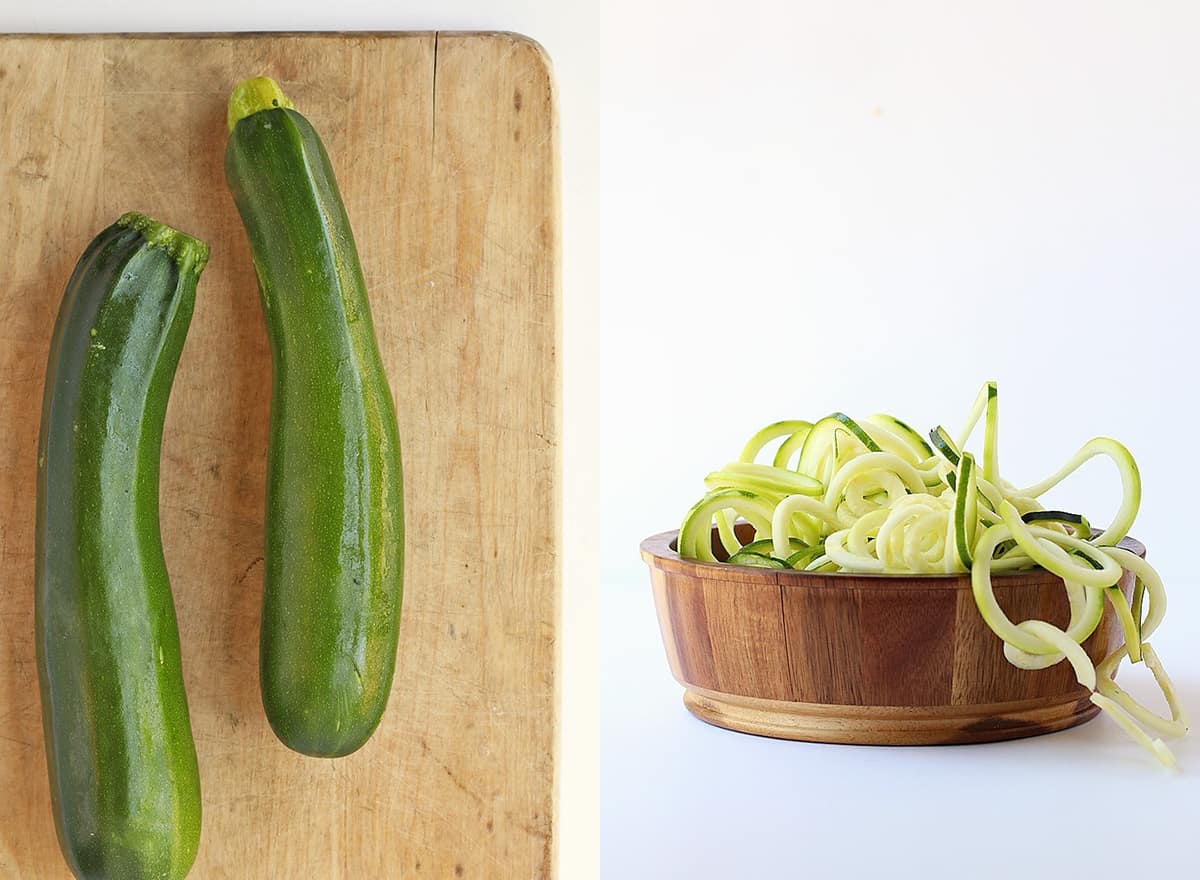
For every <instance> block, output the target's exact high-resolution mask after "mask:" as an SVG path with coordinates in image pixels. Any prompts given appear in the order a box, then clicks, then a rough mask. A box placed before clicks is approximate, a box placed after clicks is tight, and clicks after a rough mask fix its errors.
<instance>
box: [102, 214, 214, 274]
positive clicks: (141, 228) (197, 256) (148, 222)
mask: <svg viewBox="0 0 1200 880" xmlns="http://www.w3.org/2000/svg"><path fill="white" fill-rule="evenodd" d="M117 225H118V226H129V227H132V228H133V229H136V230H137V231H138V232H140V233H141V235H142V238H144V239H145V240H146V244H148V245H149V246H150V247H155V248H162V249H163V250H165V251H166V252H167V253H168V254H170V255H171V258H172V259H174V260H175V264H176V265H177V266H179V270H180V271H181V272H191V273H193V274H195V275H199V274H200V272H201V271H202V270H203V269H204V267H205V265H206V264H207V263H208V254H209V251H208V245H206V244H205V243H204V242H202V241H200V239H198V238H193V237H192V236H190V235H188V234H187V233H186V232H180V231H179V230H178V229H174V228H172V227H170V226H168V225H167V224H165V223H162V222H160V221H158V220H155V219H153V218H151V217H147V216H146V215H145V214H142V213H139V212H138V211H127V212H126V213H124V214H122V215H121V217H120V218H119V219H118V220H117Z"/></svg>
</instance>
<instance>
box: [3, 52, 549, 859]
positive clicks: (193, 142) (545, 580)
mask: <svg viewBox="0 0 1200 880" xmlns="http://www.w3.org/2000/svg"><path fill="white" fill-rule="evenodd" d="M255 74H266V75H269V76H272V77H274V78H275V79H277V80H279V82H280V83H281V85H282V86H283V88H284V90H285V91H286V92H287V93H288V95H289V96H290V97H291V98H292V99H293V100H294V101H295V103H296V106H297V107H298V108H300V109H301V110H302V111H303V112H304V113H305V115H307V116H308V117H309V118H310V119H311V120H312V121H313V123H314V125H315V126H316V127H317V129H318V130H319V131H320V132H321V133H322V136H323V138H324V140H325V144H326V146H327V148H328V150H329V153H330V155H331V157H332V159H333V163H334V167H335V169H336V171H337V174H338V179H339V182H340V184H341V187H342V193H343V196H344V198H345V201H346V206H347V210H348V213H349V215H350V219H351V223H352V224H353V226H354V230H355V234H356V238H357V240H358V244H359V251H360V253H361V256H362V259H363V268H364V271H365V274H366V279H367V284H368V288H369V290H370V296H371V300H372V309H373V312H374V316H375V322H376V327H377V329H378V333H379V340H380V345H381V348H382V351H383V356H384V361H385V363H386V366H387V369H388V374H389V377H390V380H391V384H392V389H393V393H394V394H395V397H396V403H397V412H398V415H399V421H400V436H401V441H402V444H403V451H404V472H405V474H404V475H405V495H406V498H405V501H406V510H407V517H406V518H407V528H408V537H407V559H406V578H405V595H404V611H403V622H402V626H401V634H400V651H399V657H398V664H397V674H396V680H395V686H394V689H393V692H392V696H391V703H390V705H389V708H388V713H387V715H386V717H385V718H384V721H383V724H382V726H381V727H380V729H379V730H378V732H377V733H376V734H375V736H374V738H373V739H372V740H371V741H370V742H369V743H368V744H367V745H366V746H365V747H364V748H363V749H362V750H361V751H360V752H358V753H356V754H355V755H352V756H350V757H348V758H344V759H340V760H336V761H328V760H319V759H310V758H304V757H301V756H299V755H296V754H294V753H292V752H290V751H288V750H287V749H285V748H284V747H283V746H282V745H280V744H279V743H278V742H277V741H276V740H275V739H274V737H273V736H272V734H271V732H270V730H269V728H268V726H267V723H266V720H265V718H264V717H263V712H262V708H261V704H260V700H259V693H258V619H259V603H260V597H261V573H262V550H261V542H262V510H263V503H264V500H263V471H264V454H265V449H266V427H267V421H266V420H267V401H268V396H269V376H270V367H269V360H268V353H267V343H266V336H265V333H264V329H263V326H262V318H261V315H260V311H259V304H258V296H257V292H256V287H255V278H254V270H253V268H252V266H251V263H250V257H249V253H248V250H247V247H246V243H245V237H244V234H243V232H242V228H241V225H240V223H239V221H238V218H237V214H236V211H235V209H234V206H233V203H232V201H231V199H230V197H229V194H228V192H227V191H226V188H225V183H224V177H223V171H222V158H223V153H224V146H225V137H226V127H225V102H226V98H227V96H228V94H229V90H230V88H231V87H232V86H233V84H234V83H235V81H237V80H238V79H241V78H243V77H246V76H250V75H255ZM0 119H2V120H3V124H2V125H0V181H2V183H0V241H3V242H4V245H5V253H4V258H3V259H0V337H2V338H3V345H0V565H2V567H3V580H2V584H3V588H2V589H0V625H2V626H0V877H4V878H6V880H14V878H19V880H26V878H39V880H40V878H62V877H67V876H68V873H67V870H66V868H65V866H64V864H63V862H62V859H61V857H60V856H59V853H58V848H57V844H56V842H55V839H54V829H53V824H52V821H51V813H50V807H49V802H48V799H49V792H48V785H47V781H46V768H45V759H44V752H43V745H42V731H41V720H40V710H39V703H38V691H37V680H36V668H35V661H34V647H33V619H32V614H33V592H32V584H33V554H32V551H33V522H34V474H35V455H36V440H37V430H38V417H39V409H40V402H41V396H42V378H43V373H44V369H45V359H46V351H47V346H48V343H49V339H50V329H51V325H52V322H53V320H54V316H55V313H56V311H57V308H58V302H59V298H60V296H61V293H62V289H63V285H64V284H65V282H66V280H67V276H68V274H69V273H70V271H71V268H72V266H73V265H74V263H75V261H76V259H77V258H78V257H79V255H80V253H81V252H82V250H83V248H84V246H85V245H86V244H87V242H88V241H89V240H90V239H91V237H92V236H93V235H94V234H95V233H96V232H98V231H99V230H100V229H101V228H102V227H103V226H105V225H107V224H108V223H110V222H112V221H113V220H114V219H116V217H117V216H118V215H119V214H121V213H122V212H123V211H126V210H131V209H136V210H140V211H144V212H146V213H148V214H151V215H152V216H154V217H156V218H160V219H162V220H163V221H165V222H167V223H170V224H172V225H175V226H178V227H179V228H181V229H183V230H185V231H187V232H189V233H192V234H194V235H197V236H199V237H200V238H202V239H204V240H205V241H207V242H208V243H209V244H210V245H211V247H212V253H213V256H212V261H211V263H210V264H209V266H208V269H207V270H206V271H205V274H204V276H203V277H202V278H201V281H200V287H199V290H198V293H197V300H196V312H195V319H194V322H193V325H192V329H191V333H190V335H189V338H188V341H187V345H186V347H185V349H184V354H183V360H182V363H181V364H180V367H179V372H178V377H177V379H176V384H175V390H174V393H173V396H172V398H171V404H170V409H169V412H168V415H167V424H166V431H165V441H164V448H163V460H162V495H161V497H162V519H163V522H162V525H163V541H164V544H165V551H166V556H167V563H168V566H169V568H170V572H171V577H172V582H173V586H174V592H175V601H176V608H177V611H178V617H179V621H180V635H181V639H182V644H183V657H184V669H185V675H186V680H187V688H188V697H189V702H190V706H191V712H192V721H193V730H194V733H195V738H196V745H197V749H198V753H199V760H200V770H201V774H202V782H203V796H204V830H203V835H202V839H201V846H200V855H199V858H198V860H197V863H196V867H195V869H194V871H193V872H192V875H191V876H193V877H196V878H204V880H221V878H229V880H245V878H268V877H270V878H277V877H278V878H283V877H287V878H301V877H305V878H309V877H311V878H321V880H330V878H333V880H336V878H346V880H374V878H389V880H390V878H396V877H432V878H444V877H449V878H454V877H467V878H470V877H477V878H496V877H504V878H534V877H546V876H549V875H550V874H551V871H552V867H551V866H552V862H553V848H554V798H553V783H554V777H555V749H556V739H555V737H556V733H555V728H556V724H555V718H556V712H555V703H556V672H555V669H556V658H557V645H556V633H557V629H556V626H557V623H556V621H557V608H558V604H557V602H558V600H557V595H558V594H557V590H558V550H557V548H558V538H559V535H558V530H559V526H558V520H559V517H558V489H557V479H558V477H557V474H558V462H559V452H558V437H559V417H558V412H559V408H558V397H559V379H558V375H559V373H558V355H557V345H558V309H559V305H558V247H559V245H558V236H559V233H558V189H557V187H558V179H557V133H556V123H555V114H554V97H553V87H552V84H551V80H550V74H549V70H548V67H547V62H546V59H545V57H544V55H543V54H542V52H541V50H540V49H539V47H537V46H536V45H535V44H533V43H531V42H529V41H527V40H524V39H522V38H519V37H514V36H511V35H505V34H444V33H443V34H439V35H435V34H433V33H426V34H393V35H387V34H379V35H355V34H327V35H294V36H281V35H246V36H236V37H232V36H212V37H200V38H197V37H185V36H161V37H128V36H111V37H6V38H0Z"/></svg>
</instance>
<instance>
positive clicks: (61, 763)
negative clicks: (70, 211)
mask: <svg viewBox="0 0 1200 880" xmlns="http://www.w3.org/2000/svg"><path fill="white" fill-rule="evenodd" d="M207 258H208V249H207V248H206V247H205V246H204V245H203V244H201V243H200V242H198V241H195V240H194V239H190V238H187V237H186V236H182V235H181V234H179V233H176V232H175V231H174V230H171V229H169V228H167V227H164V226H162V225H161V224H158V223H155V222H154V221H151V220H148V219H147V218H145V217H143V216H141V215H126V216H125V217H122V218H121V220H119V221H118V222H117V223H115V224H113V225H112V226H110V227H109V228H107V229H105V230H104V231H103V232H101V233H100V234H99V235H98V236H97V237H96V238H95V240H93V241H92V243H91V244H90V245H89V246H88V248H87V250H86V251H85V252H84V254H83V256H82V257H81V258H80V261H79V263H78V265H77V266H76V267H75V271H74V273H73V274H72V276H71V279H70V281H69V282H68V283H67V287H66V290H65V292H64V294H63V299H62V305H61V306H60V310H59V313H58V319H57V322H56V324H55V327H54V334H53V337H52V340H51V344H50V357H49V363H48V366H47V370H46V385H45V394H44V398H43V403H42V422H41V433H40V437H39V441H38V480H37V525H36V550H35V554H36V555H35V566H34V567H35V580H36V584H35V602H34V618H35V629H36V644H37V663H38V680H39V684H40V690H41V701H42V721H43V730H44V734H45V739H46V759H47V765H48V769H49V773H50V793H51V801H52V804H53V809H54V820H55V827H56V829H57V832H58V839H59V844H60V846H61V848H62V851H63V855H64V856H65V857H66V860H67V863H68V864H69V865H70V868H71V870H72V871H73V872H74V873H75V876H76V877H79V878H86V880H93V878H95V880H109V878H112V880H151V878H153V880H175V878H182V877H184V876H185V875H186V874H187V872H188V870H189V869H190V868H191V865H192V862H193V861H194V860H195V857H196V850H197V847H198V845H199V841H200V779H199V773H198V770H197V764H196V750H195V747H194V744H193V741H192V731H191V726H190V721H189V717H188V706H187V697H186V695H185V693H184V684H183V669H182V662H181V658H180V651H179V633H178V630H177V629H176V622H175V608H174V603H173V600H172V595H171V585H170V582H169V580H168V577H167V568H166V564H165V562H164V559H163V551H162V542H161V539H160V534H159V521H158V467H159V452H160V447H161V444H162V430H163V418H164V416H165V414H166V407H167V399H168V396H169V394H170V391H171V384H172V380H173V379H174V375H175V367H176V365H177V364H178V362H179V355H180V352H181V350H182V348H183V342H184V337H185V336H186V334H187V330H188V325H189V323H190V321H191V315H192V306H193V304H194V301H195V292H196V282H197V280H198V278H199V275H200V272H201V271H202V270H203V267H204V263H205V261H206V260H207Z"/></svg>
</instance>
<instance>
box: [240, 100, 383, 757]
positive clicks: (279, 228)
mask: <svg viewBox="0 0 1200 880" xmlns="http://www.w3.org/2000/svg"><path fill="white" fill-rule="evenodd" d="M249 82H251V83H253V82H255V81H253V80H252V81H249ZM260 82H261V81H260ZM265 82H267V83H269V86H270V87H271V88H274V89H275V90H276V91H275V94H277V95H278V99H280V100H277V102H275V103H271V104H267V105H266V106H265V108H261V109H255V108H254V107H251V108H250V111H251V112H249V113H248V115H244V116H240V117H238V118H236V119H235V114H234V113H233V112H232V109H231V118H230V121H231V132H230V137H229V143H228V147H227V149H226V154H225V175H226V179H227V181H228V184H229V189H230V191H231V192H232V194H233V198H234V201H235V203H236V204H237V208H238V211H239V212H240V213H241V217H242V222H243V224H244V226H245V228H246V234H247V237H248V239H249V243H250V252H251V256H252V257H253V260H254V266H255V268H256V270H257V272H258V281H259V293H260V298H261V302H262V309H263V317H264V319H265V323H266V327H267V334H268V337H269V341H270V348H271V355H272V367H273V382H272V391H271V415H270V429H269V444H268V450H267V499H266V546H265V551H264V571H263V578H264V581H263V610H262V628H261V636H260V665H259V670H260V680H261V688H262V699H263V707H264V709H265V711H266V715H267V718H268V720H269V721H270V723H271V727H272V729H273V730H274V731H275V734H276V735H277V736H278V737H279V739H280V740H281V741H282V742H283V743H284V744H285V745H287V746H288V747H289V748H291V749H293V750H295V751H297V752H301V753H303V754H306V755H311V756H315V757H338V756H341V755H346V754H349V753H351V752H353V751H355V750H356V749H358V748H359V747H361V746H362V745H363V744H364V743H365V742H366V741H367V740H368V739H369V738H370V736H371V734H372V733H373V732H374V730H375V728H376V727H377V726H378V724H379V721H380V719H381V718H382V717H383V712H384V709H385V708H386V706H387V701H388V694H389V692H390V690H391V684H392V678H393V674H394V670H395V658H396V644H397V637H398V633H399V623H400V605H401V596H402V576H403V559H404V515H403V500H402V499H403V488H402V478H401V463H400V440H399V433H398V430H397V427H396V415H395V409H394V405H393V403H392V395H391V391H390V389H389V387H388V383H387V377H386V375H385V373H384V369H383V363H382V360H381V358H380V354H379V349H378V346H377V344H376V340H375V331H374V326H373V323H372V320H371V311H370V307H369V304H368V301H367V293H366V287H365V284H364V282H363V275H362V270H361V268H360V266H359V260H358V254H357V250H356V248H355V244H354V237H353V235H352V233H351V229H350V223H349V221H348V219H347V217H346V212H345V209H344V207H343V205H342V199H341V195H340V193H339V191H338V187H337V183H336V182H335V180H334V175H333V170H332V168H331V165H330V162H329V157H328V155H327V154H326V152H325V149H324V147H323V146H322V144H321V140H320V138H319V137H318V136H317V133H316V132H315V131H314V130H313V127H312V126H311V125H310V124H309V123H308V121H307V120H306V119H305V118H304V117H303V116H302V115H300V114H299V113H297V112H296V111H294V110H292V109H290V102H287V101H286V99H284V98H282V95H281V94H279V93H278V91H277V89H278V87H277V86H274V83H271V82H270V81H269V80H265ZM243 86H245V84H243ZM243 86H239V88H238V89H237V90H235V93H234V94H235V97H236V96H238V95H239V94H241V93H242V91H243ZM232 107H233V100H232V99H231V108H232Z"/></svg>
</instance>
